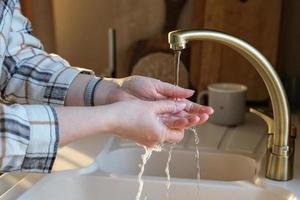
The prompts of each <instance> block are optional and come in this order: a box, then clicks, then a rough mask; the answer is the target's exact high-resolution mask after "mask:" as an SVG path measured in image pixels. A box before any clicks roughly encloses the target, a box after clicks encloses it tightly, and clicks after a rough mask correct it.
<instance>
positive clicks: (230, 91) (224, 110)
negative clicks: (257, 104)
mask: <svg viewBox="0 0 300 200" xmlns="http://www.w3.org/2000/svg"><path fill="white" fill-rule="evenodd" d="M246 92H247V87H246V86H245V85H241V84H236V83H214V84H211V85H209V86H208V90H205V91H202V92H200V93H199V94H198V97H197V102H198V103H199V104H203V102H204V101H203V100H204V97H205V96H208V105H209V106H211V107H212V108H213V109H214V110H215V112H214V114H213V115H212V116H211V117H210V121H211V122H213V123H215V124H219V125H226V126H234V125H238V124H240V123H242V122H243V121H244V118H245V109H246Z"/></svg>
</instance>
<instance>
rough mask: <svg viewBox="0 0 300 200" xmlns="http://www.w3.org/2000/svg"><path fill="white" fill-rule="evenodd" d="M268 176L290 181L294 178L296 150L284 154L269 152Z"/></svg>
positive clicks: (277, 179)
mask: <svg viewBox="0 0 300 200" xmlns="http://www.w3.org/2000/svg"><path fill="white" fill-rule="evenodd" d="M267 155H268V156H267V168H266V177H267V178H269V179H272V180H276V181H288V180H291V179H292V178H293V171H294V170H293V166H294V164H293V160H294V152H291V153H290V155H287V156H282V155H276V154H273V153H269V154H267Z"/></svg>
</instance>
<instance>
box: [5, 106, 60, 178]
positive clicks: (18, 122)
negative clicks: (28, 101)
mask: <svg viewBox="0 0 300 200" xmlns="http://www.w3.org/2000/svg"><path fill="white" fill-rule="evenodd" d="M58 134H59V130H58V121H57V117H56V113H55V111H54V110H53V108H52V107H51V106H49V105H19V104H15V105H10V106H7V105H3V104H1V105H0V139H1V145H0V171H2V172H12V171H25V172H41V173H49V172H51V169H52V166H53V163H54V160H55V157H56V152H57V147H58V139H59V136H58Z"/></svg>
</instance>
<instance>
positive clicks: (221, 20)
mask: <svg viewBox="0 0 300 200" xmlns="http://www.w3.org/2000/svg"><path fill="white" fill-rule="evenodd" d="M281 3H282V1H281V0H273V1H261V0H250V1H240V0H199V1H195V6H194V15H195V16H194V20H195V23H194V28H205V29H213V30H217V31H222V32H225V33H228V34H232V35H234V36H236V37H239V38H241V39H243V40H245V41H247V42H248V43H250V44H251V45H253V46H254V47H256V48H257V49H258V50H260V51H261V52H262V53H263V54H264V55H265V56H266V57H267V58H268V59H269V61H270V62H271V63H272V64H273V66H276V65H277V50H278V40H279V27H280V19H281ZM191 74H192V75H193V76H192V77H191V81H192V85H193V87H194V88H195V89H198V90H203V89H204V88H206V86H207V85H208V84H210V83H213V82H237V83H242V84H245V85H247V86H248V100H251V101H263V100H266V99H268V93H267V90H266V87H265V84H264V83H263V81H262V79H261V78H260V76H259V75H258V73H257V72H256V70H255V69H254V68H253V67H252V66H251V65H250V63H248V61H246V60H245V59H244V58H243V57H242V56H240V55H239V54H238V53H236V52H235V51H233V50H231V49H229V48H227V47H224V46H221V45H218V44H215V43H212V42H203V43H195V42H194V44H192V55H191Z"/></svg>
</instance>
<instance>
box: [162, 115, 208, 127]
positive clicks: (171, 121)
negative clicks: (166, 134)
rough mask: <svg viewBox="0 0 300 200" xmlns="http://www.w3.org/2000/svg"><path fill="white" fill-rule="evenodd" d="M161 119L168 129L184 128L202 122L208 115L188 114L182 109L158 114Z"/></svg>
mask: <svg viewBox="0 0 300 200" xmlns="http://www.w3.org/2000/svg"><path fill="white" fill-rule="evenodd" d="M160 119H161V121H162V122H163V123H164V124H165V125H166V126H167V127H168V128H170V129H186V128H189V127H193V126H196V125H197V124H200V123H203V122H205V121H206V120H207V119H208V116H207V115H206V116H201V117H199V116H198V115H194V114H189V113H186V112H184V111H182V112H180V113H177V114H174V115H172V114H164V115H161V116H160Z"/></svg>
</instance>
